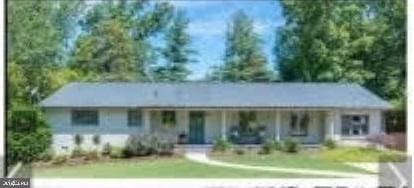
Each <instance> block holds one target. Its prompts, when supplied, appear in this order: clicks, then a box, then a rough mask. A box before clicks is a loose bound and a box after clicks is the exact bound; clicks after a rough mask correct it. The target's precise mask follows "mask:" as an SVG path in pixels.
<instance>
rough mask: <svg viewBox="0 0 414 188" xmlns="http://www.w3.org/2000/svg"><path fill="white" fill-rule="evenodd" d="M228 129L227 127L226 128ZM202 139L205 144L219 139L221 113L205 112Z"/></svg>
mask: <svg viewBox="0 0 414 188" xmlns="http://www.w3.org/2000/svg"><path fill="white" fill-rule="evenodd" d="M227 127H228V126H227ZM204 133H205V134H204V139H205V142H206V143H213V142H214V141H215V140H216V139H218V138H220V137H221V112H220V111H206V112H205V125H204Z"/></svg>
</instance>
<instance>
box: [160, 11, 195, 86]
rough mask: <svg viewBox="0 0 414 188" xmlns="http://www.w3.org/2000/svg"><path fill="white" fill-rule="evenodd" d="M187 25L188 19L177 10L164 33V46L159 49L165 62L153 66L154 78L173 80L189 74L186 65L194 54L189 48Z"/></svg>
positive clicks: (185, 77)
mask: <svg viewBox="0 0 414 188" xmlns="http://www.w3.org/2000/svg"><path fill="white" fill-rule="evenodd" d="M187 27H188V19H187V18H186V17H185V15H184V13H183V12H177V13H176V14H175V16H174V18H173V21H172V25H171V26H170V27H169V28H167V31H166V34H165V40H166V47H165V48H164V49H162V50H161V55H162V56H163V58H164V59H165V61H166V62H165V63H164V64H163V65H161V66H158V67H156V68H155V70H154V72H153V73H154V79H155V80H157V81H173V82H174V81H184V80H186V79H187V76H188V75H189V74H190V71H189V70H188V68H187V65H188V64H189V63H191V62H193V60H192V59H191V57H190V55H192V54H194V51H193V50H192V49H191V48H190V44H191V38H190V35H189V34H187V33H186V29H187Z"/></svg>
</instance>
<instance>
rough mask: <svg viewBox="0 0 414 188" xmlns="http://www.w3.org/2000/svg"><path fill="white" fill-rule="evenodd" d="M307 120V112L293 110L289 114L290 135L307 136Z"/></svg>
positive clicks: (308, 119) (308, 120)
mask: <svg viewBox="0 0 414 188" xmlns="http://www.w3.org/2000/svg"><path fill="white" fill-rule="evenodd" d="M309 122H310V118H309V114H307V113H304V112H293V113H292V114H291V115H290V135H291V136H307V135H308V126H309Z"/></svg>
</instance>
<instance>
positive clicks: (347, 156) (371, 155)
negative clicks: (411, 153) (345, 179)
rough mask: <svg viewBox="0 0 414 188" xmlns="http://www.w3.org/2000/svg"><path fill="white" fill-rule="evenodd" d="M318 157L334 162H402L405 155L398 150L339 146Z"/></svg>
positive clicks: (321, 153)
mask: <svg viewBox="0 0 414 188" xmlns="http://www.w3.org/2000/svg"><path fill="white" fill-rule="evenodd" d="M319 158H322V159H324V160H327V161H335V162H402V161H404V160H405V159H406V156H405V155H404V154H403V153H401V152H399V151H392V150H389V151H380V150H375V149H370V148H355V147H341V148H337V149H333V150H325V151H323V152H320V153H319Z"/></svg>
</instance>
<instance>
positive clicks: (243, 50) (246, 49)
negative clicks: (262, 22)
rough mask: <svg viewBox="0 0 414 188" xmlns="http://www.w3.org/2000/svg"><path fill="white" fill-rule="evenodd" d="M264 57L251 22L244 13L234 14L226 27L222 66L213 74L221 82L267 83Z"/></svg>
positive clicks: (268, 75) (269, 74)
mask: <svg viewBox="0 0 414 188" xmlns="http://www.w3.org/2000/svg"><path fill="white" fill-rule="evenodd" d="M266 63H267V60H266V57H265V55H264V53H263V52H262V49H261V41H260V39H259V37H258V35H257V34H256V33H255V32H254V27H253V20H252V19H251V18H249V17H248V16H247V15H246V14H245V13H244V12H242V11H239V12H236V13H235V14H234V15H233V17H232V22H231V23H230V24H229V25H228V27H227V33H226V49H225V56H224V65H223V66H222V67H218V68H217V69H216V70H215V72H214V73H213V75H214V76H213V77H212V78H213V79H216V78H220V79H221V80H223V81H231V82H236V81H252V82H257V81H269V80H271V77H272V75H271V73H270V72H269V71H268V70H267V69H266Z"/></svg>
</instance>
